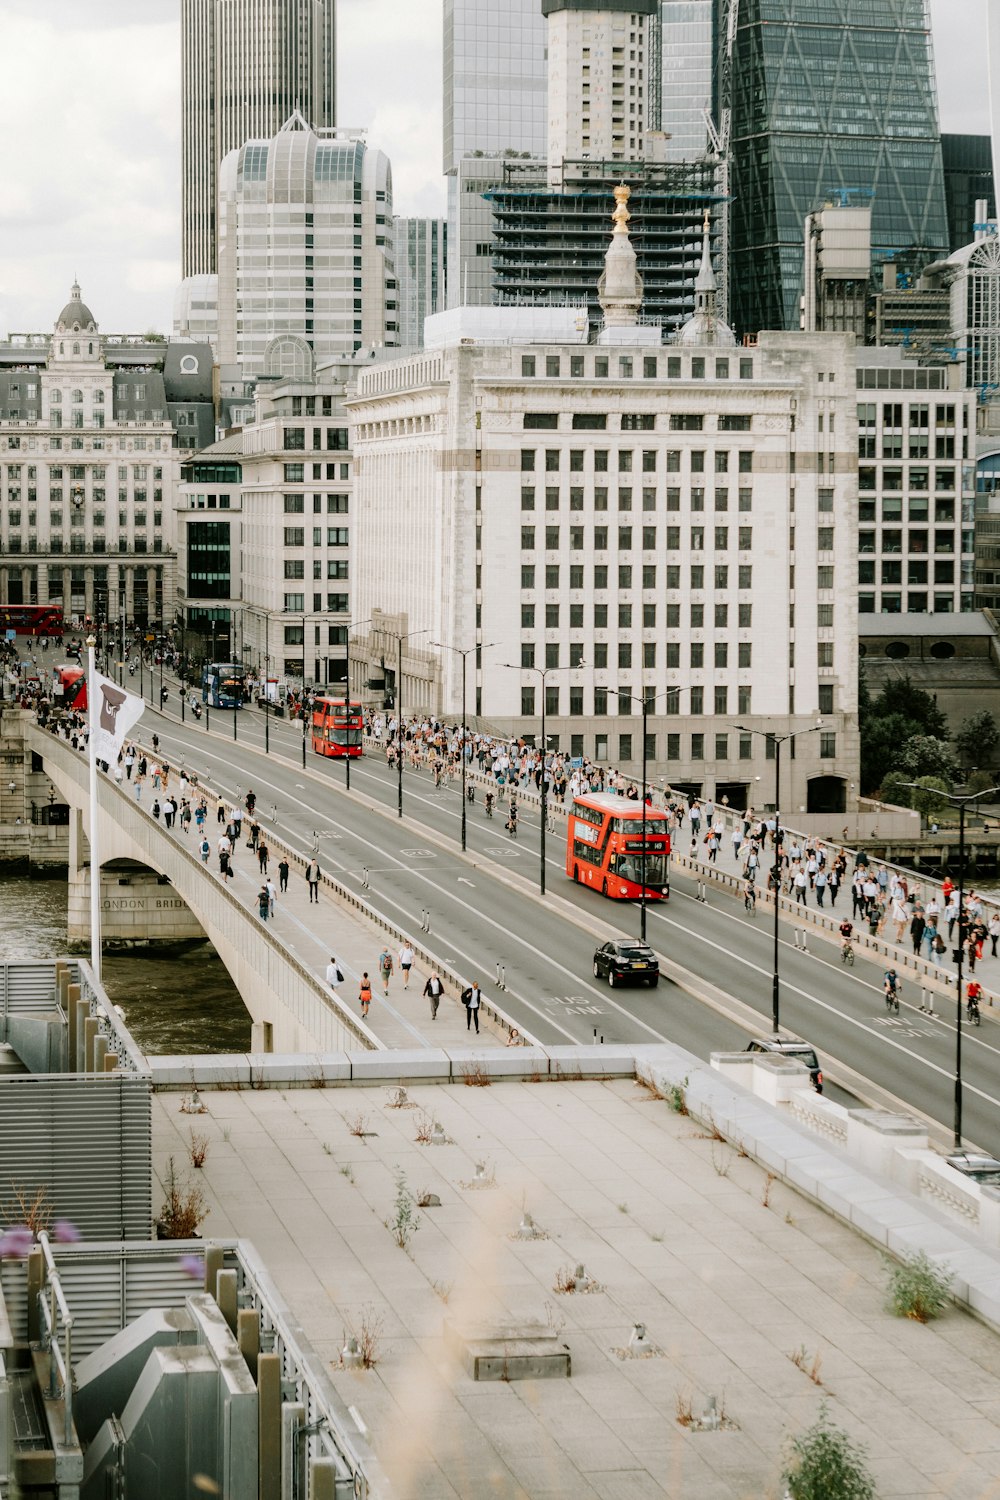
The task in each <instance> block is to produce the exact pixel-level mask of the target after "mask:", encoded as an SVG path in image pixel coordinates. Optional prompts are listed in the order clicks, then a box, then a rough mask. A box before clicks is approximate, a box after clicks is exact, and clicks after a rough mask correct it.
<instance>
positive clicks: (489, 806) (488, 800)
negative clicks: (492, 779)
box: [483, 792, 493, 818]
mask: <svg viewBox="0 0 1000 1500" xmlns="http://www.w3.org/2000/svg"><path fill="white" fill-rule="evenodd" d="M483 806H484V807H485V809H486V816H487V817H488V818H492V816H493V793H492V792H487V793H486V796H485V797H484V798H483Z"/></svg>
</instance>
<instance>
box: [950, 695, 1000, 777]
mask: <svg viewBox="0 0 1000 1500" xmlns="http://www.w3.org/2000/svg"><path fill="white" fill-rule="evenodd" d="M998 743H1000V725H998V724H997V721H996V719H995V718H994V717H993V715H992V714H991V713H990V711H989V709H988V708H981V709H980V710H979V712H978V713H975V714H970V715H969V717H968V718H967V719H963V720H962V722H961V724H960V725H959V726H958V729H957V731H956V733H955V747H956V749H957V750H958V753H959V755H960V757H961V760H962V765H963V766H969V767H975V766H990V765H992V764H993V762H994V760H995V758H996V749H997V745H998Z"/></svg>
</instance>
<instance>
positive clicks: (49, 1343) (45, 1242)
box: [38, 1229, 73, 1447]
mask: <svg viewBox="0 0 1000 1500" xmlns="http://www.w3.org/2000/svg"><path fill="white" fill-rule="evenodd" d="M38 1244H39V1247H40V1249H41V1252H42V1259H43V1260H44V1262H45V1283H44V1285H43V1287H42V1289H41V1291H40V1292H39V1293H38V1311H39V1316H40V1319H41V1324H42V1347H43V1348H48V1351H49V1397H50V1399H53V1400H54V1399H55V1397H56V1396H58V1394H59V1391H58V1389H57V1387H56V1372H57V1371H58V1372H59V1375H60V1376H61V1378H62V1397H63V1410H64V1415H65V1442H66V1446H67V1447H69V1446H70V1445H71V1444H72V1442H73V1314H72V1313H71V1312H70V1310H69V1303H68V1302H67V1301H66V1294H65V1292H64V1291H63V1289H62V1282H61V1281H60V1279H59V1272H58V1270H57V1269H56V1263H55V1258H54V1256H53V1254H52V1247H51V1245H50V1244H49V1237H48V1234H47V1233H46V1231H45V1230H44V1229H40V1230H39V1231H38ZM57 1310H58V1313H59V1317H60V1318H61V1319H62V1330H63V1348H62V1349H60V1348H59V1340H58V1336H57V1326H58V1323H57V1318H56V1312H57Z"/></svg>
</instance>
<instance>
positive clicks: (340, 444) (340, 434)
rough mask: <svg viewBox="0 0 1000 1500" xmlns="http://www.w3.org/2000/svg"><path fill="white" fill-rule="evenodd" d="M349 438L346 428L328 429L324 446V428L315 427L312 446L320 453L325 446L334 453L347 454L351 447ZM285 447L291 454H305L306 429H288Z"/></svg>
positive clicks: (286, 429) (285, 436) (286, 430)
mask: <svg viewBox="0 0 1000 1500" xmlns="http://www.w3.org/2000/svg"><path fill="white" fill-rule="evenodd" d="M348 436H349V434H348V431H347V428H346V427H328V428H327V429H326V442H325V444H324V441H323V429H322V427H314V428H313V429H312V444H311V446H312V449H313V450H314V451H318V450H320V449H322V448H323V447H324V446H325V447H326V448H327V449H328V450H331V451H333V452H343V453H346V452H347V450H348V448H349V447H350V444H349V442H348ZM284 446H285V448H286V450H287V451H288V452H289V453H297V452H304V451H305V446H306V429H305V428H304V427H286V428H285V435H284Z"/></svg>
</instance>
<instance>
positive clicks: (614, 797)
mask: <svg viewBox="0 0 1000 1500" xmlns="http://www.w3.org/2000/svg"><path fill="white" fill-rule="evenodd" d="M566 874H567V875H568V876H569V877H570V879H571V880H575V881H576V882H577V883H578V884H579V885H589V886H592V887H593V888H594V889H595V890H598V891H600V892H601V894H602V896H611V897H613V898H614V899H615V900H620V901H637V900H638V899H639V897H640V896H641V895H642V891H643V885H645V890H646V899H647V900H666V898H667V897H668V896H669V895H670V832H669V829H668V827H667V819H666V816H665V815H664V813H663V812H662V810H661V809H659V808H655V809H654V808H652V807H647V808H646V824H645V839H644V838H643V820H642V803H641V802H633V801H632V799H631V798H630V797H621V796H619V795H618V793H617V792H588V793H587V794H586V795H585V796H582V797H577V798H576V800H575V801H574V803H573V806H572V808H571V809H570V815H569V827H568V829H567V831H566Z"/></svg>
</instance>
